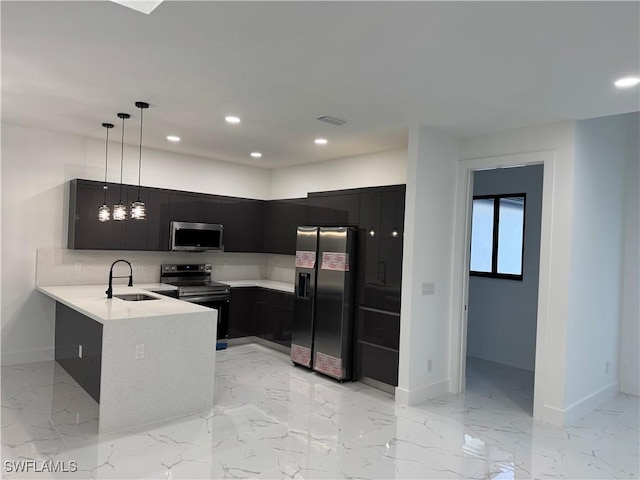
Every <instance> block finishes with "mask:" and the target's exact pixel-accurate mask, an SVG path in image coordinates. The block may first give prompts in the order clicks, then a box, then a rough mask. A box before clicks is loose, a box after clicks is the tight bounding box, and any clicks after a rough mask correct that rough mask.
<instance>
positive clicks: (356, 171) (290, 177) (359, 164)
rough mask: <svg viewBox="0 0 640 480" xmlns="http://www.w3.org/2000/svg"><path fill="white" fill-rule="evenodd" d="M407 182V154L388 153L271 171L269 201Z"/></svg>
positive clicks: (394, 151) (401, 152) (396, 151)
mask: <svg viewBox="0 0 640 480" xmlns="http://www.w3.org/2000/svg"><path fill="white" fill-rule="evenodd" d="M406 181H407V151H406V150H405V149H402V150H391V151H389V152H380V153H374V154H369V155H358V156H355V157H347V158H339V159H336V160H327V161H324V162H316V163H309V164H306V165H298V166H293V167H285V168H278V169H275V170H272V171H271V196H270V198H271V199H282V198H302V197H306V196H307V193H308V192H322V191H326V190H341V189H347V188H358V187H375V186H379V185H396V184H402V183H406Z"/></svg>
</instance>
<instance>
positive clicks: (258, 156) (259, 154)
mask: <svg viewBox="0 0 640 480" xmlns="http://www.w3.org/2000/svg"><path fill="white" fill-rule="evenodd" d="M251 156H252V157H253V158H260V157H262V154H261V153H260V152H251Z"/></svg>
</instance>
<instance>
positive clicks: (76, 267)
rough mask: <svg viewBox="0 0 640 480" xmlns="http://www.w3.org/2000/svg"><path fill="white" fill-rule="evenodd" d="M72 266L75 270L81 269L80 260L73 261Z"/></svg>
mask: <svg viewBox="0 0 640 480" xmlns="http://www.w3.org/2000/svg"><path fill="white" fill-rule="evenodd" d="M73 268H74V269H75V271H76V272H79V271H80V270H82V262H80V261H78V262H74V264H73Z"/></svg>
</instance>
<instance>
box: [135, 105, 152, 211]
mask: <svg viewBox="0 0 640 480" xmlns="http://www.w3.org/2000/svg"><path fill="white" fill-rule="evenodd" d="M136 107H138V108H139V109H140V153H139V155H138V199H137V200H136V201H135V202H131V218H132V219H133V220H144V219H145V218H146V216H147V212H146V208H145V205H144V202H143V201H142V200H141V199H140V171H141V169H142V113H143V112H144V110H145V108H149V104H148V103H146V102H136Z"/></svg>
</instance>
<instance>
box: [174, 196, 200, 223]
mask: <svg viewBox="0 0 640 480" xmlns="http://www.w3.org/2000/svg"><path fill="white" fill-rule="evenodd" d="M206 207H207V205H206V202H205V201H204V200H203V198H202V196H201V195H197V194H188V193H171V194H170V195H169V221H170V222H171V221H177V222H204V221H205V220H204V219H203V218H204V217H205V215H206V213H205V212H206V210H207V208H206Z"/></svg>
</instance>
